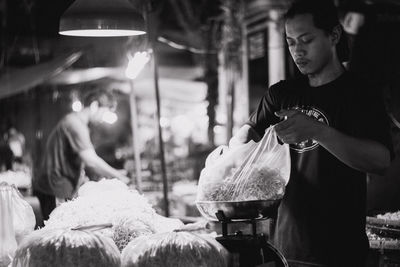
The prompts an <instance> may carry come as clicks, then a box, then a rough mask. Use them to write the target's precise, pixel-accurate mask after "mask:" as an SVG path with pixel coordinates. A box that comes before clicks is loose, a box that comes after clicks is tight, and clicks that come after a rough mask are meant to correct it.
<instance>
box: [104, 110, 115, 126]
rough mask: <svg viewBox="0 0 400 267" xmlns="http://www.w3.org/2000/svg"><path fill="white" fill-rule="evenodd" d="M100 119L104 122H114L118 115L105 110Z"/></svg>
mask: <svg viewBox="0 0 400 267" xmlns="http://www.w3.org/2000/svg"><path fill="white" fill-rule="evenodd" d="M102 120H103V121H104V122H105V123H108V124H114V123H115V122H116V121H117V120H118V116H117V114H115V113H114V112H112V111H106V112H104V114H103V116H102Z"/></svg>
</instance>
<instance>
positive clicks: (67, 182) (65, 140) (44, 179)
mask: <svg viewBox="0 0 400 267" xmlns="http://www.w3.org/2000/svg"><path fill="white" fill-rule="evenodd" d="M87 149H93V145H92V142H91V141H90V134H89V128H88V126H87V125H86V124H85V123H84V122H83V121H81V120H80V119H79V117H78V116H77V114H75V113H71V114H68V115H67V116H65V117H64V118H63V119H62V120H61V121H60V122H59V123H58V124H57V126H56V127H55V128H54V129H53V130H52V132H51V133H50V135H49V137H48V140H47V143H46V152H45V154H44V155H43V156H44V159H43V164H42V166H41V170H40V172H39V173H38V175H35V177H34V179H33V188H34V189H35V190H37V191H39V192H42V193H45V194H48V195H53V196H56V197H59V198H71V197H72V196H73V194H74V193H75V190H76V187H77V185H78V182H79V178H80V177H81V172H82V170H83V163H82V160H81V158H80V156H79V152H81V151H83V150H87Z"/></svg>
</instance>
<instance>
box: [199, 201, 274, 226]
mask: <svg viewBox="0 0 400 267" xmlns="http://www.w3.org/2000/svg"><path fill="white" fill-rule="evenodd" d="M280 202H281V200H280V199H276V200H247V201H197V202H196V206H197V209H198V210H199V211H200V213H201V215H202V216H203V217H204V218H206V219H207V220H210V221H218V218H217V217H216V215H215V214H216V213H217V212H218V211H219V210H221V211H223V212H224V215H225V217H226V218H227V219H231V220H246V219H258V218H269V217H271V216H272V215H273V214H274V212H275V211H276V209H277V207H278V206H279V203H280Z"/></svg>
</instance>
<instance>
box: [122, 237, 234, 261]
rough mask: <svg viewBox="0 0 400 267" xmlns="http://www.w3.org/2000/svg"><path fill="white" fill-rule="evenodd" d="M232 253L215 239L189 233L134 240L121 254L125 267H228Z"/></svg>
mask: <svg viewBox="0 0 400 267" xmlns="http://www.w3.org/2000/svg"><path fill="white" fill-rule="evenodd" d="M228 263H229V253H228V252H227V250H226V249H225V248H224V247H223V246H222V245H221V244H219V243H218V242H217V241H216V240H215V239H213V238H211V237H207V236H200V235H197V234H193V233H188V232H171V233H160V234H154V235H151V236H141V237H138V238H136V239H134V240H132V241H131V242H130V243H129V244H128V246H126V248H125V249H124V250H123V251H122V266H123V267H225V266H228Z"/></svg>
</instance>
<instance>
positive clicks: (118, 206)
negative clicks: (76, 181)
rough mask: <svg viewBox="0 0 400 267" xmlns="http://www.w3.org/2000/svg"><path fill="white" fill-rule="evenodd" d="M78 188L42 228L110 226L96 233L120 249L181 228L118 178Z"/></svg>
mask: <svg viewBox="0 0 400 267" xmlns="http://www.w3.org/2000/svg"><path fill="white" fill-rule="evenodd" d="M81 189H82V191H81V190H79V191H78V195H80V196H78V197H77V198H75V199H73V200H71V201H68V202H65V203H63V204H61V205H60V206H59V207H57V208H56V209H55V210H54V211H53V212H52V213H51V214H50V218H49V220H47V221H46V222H45V227H44V229H59V228H67V229H71V228H75V227H82V226H87V225H98V224H107V223H108V224H112V225H113V226H112V227H111V228H108V229H102V230H99V233H100V234H103V235H105V236H107V237H110V238H112V239H113V241H114V242H115V244H116V245H117V246H118V248H119V249H120V250H122V249H123V248H124V247H125V246H126V245H127V244H128V242H129V241H131V240H132V239H134V238H136V237H138V236H141V235H149V234H153V233H159V232H170V231H173V230H174V229H178V228H180V227H181V226H182V225H183V223H182V222H181V221H180V220H178V219H170V218H165V217H163V216H161V215H158V214H157V213H156V212H155V210H154V209H153V208H152V206H151V205H150V204H149V203H148V201H147V199H146V198H145V197H144V196H142V195H140V194H139V193H138V192H137V191H136V190H130V189H128V187H127V186H126V185H125V184H123V183H122V182H120V181H119V180H117V179H112V180H101V181H99V182H97V183H96V182H92V183H89V184H88V185H86V184H85V185H84V186H82V188H81Z"/></svg>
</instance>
